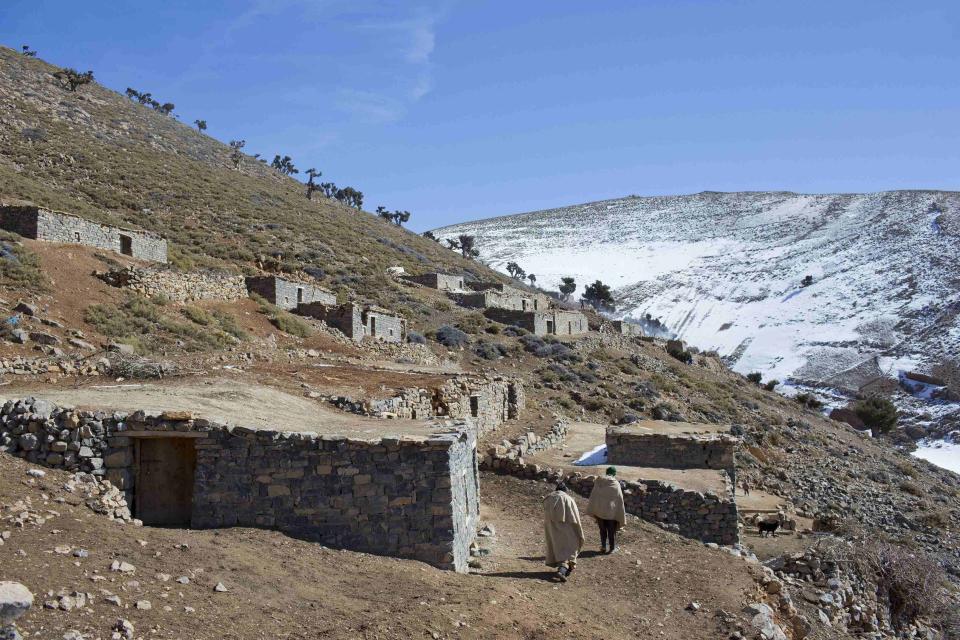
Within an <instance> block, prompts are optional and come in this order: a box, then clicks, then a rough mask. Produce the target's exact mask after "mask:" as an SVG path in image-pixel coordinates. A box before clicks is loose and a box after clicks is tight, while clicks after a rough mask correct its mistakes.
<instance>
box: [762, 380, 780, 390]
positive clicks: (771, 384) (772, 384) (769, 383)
mask: <svg viewBox="0 0 960 640" xmlns="http://www.w3.org/2000/svg"><path fill="white" fill-rule="evenodd" d="M778 384H780V381H779V380H768V381H767V384H765V385H763V388H764V389H766V390H767V391H774V390H775V389H776V388H777V385H778Z"/></svg>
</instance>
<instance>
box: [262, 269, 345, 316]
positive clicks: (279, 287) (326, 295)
mask: <svg viewBox="0 0 960 640" xmlns="http://www.w3.org/2000/svg"><path fill="white" fill-rule="evenodd" d="M247 290H248V291H249V292H250V293H251V294H253V293H255V294H257V295H259V296H260V297H262V298H263V299H265V300H266V301H267V302H269V303H270V304H273V305H275V306H277V307H279V308H281V309H285V310H287V311H291V310H293V309H296V308H297V306H298V305H301V304H312V303H319V304H324V305H335V304H337V296H335V295H333V294H332V293H330V292H329V291H327V290H326V289H323V288H321V287H318V286H316V285H312V284H308V283H305V282H296V281H293V280H287V279H285V278H280V277H277V276H251V277H249V278H247Z"/></svg>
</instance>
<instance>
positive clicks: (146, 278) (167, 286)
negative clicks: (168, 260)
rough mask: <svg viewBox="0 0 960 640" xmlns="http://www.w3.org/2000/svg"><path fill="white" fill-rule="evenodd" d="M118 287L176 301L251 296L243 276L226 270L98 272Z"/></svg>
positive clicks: (140, 269)
mask: <svg viewBox="0 0 960 640" xmlns="http://www.w3.org/2000/svg"><path fill="white" fill-rule="evenodd" d="M97 277H99V278H100V279H101V280H103V281H104V282H106V283H107V284H109V285H111V286H114V287H121V288H124V289H130V290H132V291H135V292H136V293H139V294H140V295H143V296H146V297H148V298H154V297H157V296H164V297H166V298H167V299H168V300H170V301H172V302H189V301H192V300H241V299H243V298H246V297H247V287H246V285H245V284H244V280H243V276H240V275H235V274H232V273H227V272H224V271H189V272H184V271H176V270H174V269H169V268H146V269H145V268H139V267H125V268H122V269H112V270H110V271H107V272H105V273H98V274H97Z"/></svg>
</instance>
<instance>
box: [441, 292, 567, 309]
mask: <svg viewBox="0 0 960 640" xmlns="http://www.w3.org/2000/svg"><path fill="white" fill-rule="evenodd" d="M450 298H451V299H452V300H453V301H454V302H456V303H457V304H458V305H460V306H461V307H467V308H470V309H506V310H510V311H543V310H546V309H549V308H550V303H549V299H548V298H547V297H546V296H538V295H527V294H526V293H525V292H523V291H520V290H518V289H512V288H509V287H507V290H506V291H499V290H497V289H487V290H484V291H477V292H474V293H451V294H450Z"/></svg>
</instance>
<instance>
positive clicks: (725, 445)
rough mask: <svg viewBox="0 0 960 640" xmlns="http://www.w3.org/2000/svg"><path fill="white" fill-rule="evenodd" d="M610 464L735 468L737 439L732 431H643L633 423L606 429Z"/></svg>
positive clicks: (675, 467) (684, 467)
mask: <svg viewBox="0 0 960 640" xmlns="http://www.w3.org/2000/svg"><path fill="white" fill-rule="evenodd" d="M606 440H607V457H608V459H609V460H610V463H611V464H623V465H631V466H635V467H664V468H668V469H733V468H734V452H735V451H736V447H737V444H738V442H739V440H738V438H736V437H735V436H732V435H729V434H714V433H704V434H694V433H691V434H663V433H644V432H641V431H638V430H635V429H634V428H633V427H631V426H630V425H625V426H621V427H608V428H607V437H606Z"/></svg>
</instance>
